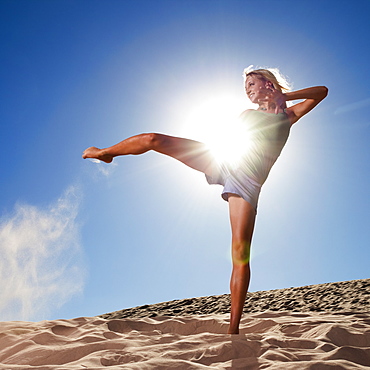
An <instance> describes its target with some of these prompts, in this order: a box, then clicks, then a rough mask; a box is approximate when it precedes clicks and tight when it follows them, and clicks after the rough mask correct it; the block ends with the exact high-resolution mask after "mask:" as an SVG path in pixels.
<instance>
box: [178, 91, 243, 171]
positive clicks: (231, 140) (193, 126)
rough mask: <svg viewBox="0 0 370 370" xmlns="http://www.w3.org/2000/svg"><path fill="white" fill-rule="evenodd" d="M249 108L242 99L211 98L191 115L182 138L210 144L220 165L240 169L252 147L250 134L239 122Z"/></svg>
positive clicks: (233, 97) (228, 96)
mask: <svg viewBox="0 0 370 370" xmlns="http://www.w3.org/2000/svg"><path fill="white" fill-rule="evenodd" d="M247 108H250V107H249V106H248V101H247V99H245V98H243V99H242V98H241V97H240V96H233V95H225V94H224V95H219V96H213V97H210V98H209V99H207V100H204V101H202V102H201V103H199V104H198V105H196V106H195V107H194V108H193V109H192V110H191V111H190V112H189V114H188V116H187V117H186V119H185V122H184V126H183V130H182V131H183V132H182V134H183V135H184V136H186V137H189V138H191V139H194V140H198V141H201V142H203V143H205V144H207V146H208V147H209V148H210V150H211V151H212V153H213V155H214V156H215V158H216V160H217V161H218V162H228V163H230V164H232V165H236V164H237V162H238V160H239V159H240V158H241V157H242V155H243V154H244V153H245V151H246V150H247V147H248V130H247V127H246V126H245V124H243V123H242V122H241V121H240V120H239V116H240V114H241V113H242V112H243V111H244V110H245V109H247Z"/></svg>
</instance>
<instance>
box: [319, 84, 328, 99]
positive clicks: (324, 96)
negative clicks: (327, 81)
mask: <svg viewBox="0 0 370 370" xmlns="http://www.w3.org/2000/svg"><path fill="white" fill-rule="evenodd" d="M320 88H321V91H322V99H325V98H326V97H327V96H328V93H329V89H328V88H327V87H326V86H320Z"/></svg>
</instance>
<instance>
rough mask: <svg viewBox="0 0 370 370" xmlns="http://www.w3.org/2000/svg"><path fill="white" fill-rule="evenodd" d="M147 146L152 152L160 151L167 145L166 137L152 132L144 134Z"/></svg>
mask: <svg viewBox="0 0 370 370" xmlns="http://www.w3.org/2000/svg"><path fill="white" fill-rule="evenodd" d="M143 140H144V141H145V144H146V146H147V147H148V148H149V149H151V150H160V149H161V148H163V147H164V146H165V145H166V142H167V140H166V135H163V134H158V133H155V132H150V133H147V134H143Z"/></svg>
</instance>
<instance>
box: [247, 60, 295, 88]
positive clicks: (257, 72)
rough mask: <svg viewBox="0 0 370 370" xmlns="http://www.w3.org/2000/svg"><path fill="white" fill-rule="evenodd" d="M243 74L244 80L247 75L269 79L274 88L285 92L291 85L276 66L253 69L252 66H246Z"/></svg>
mask: <svg viewBox="0 0 370 370" xmlns="http://www.w3.org/2000/svg"><path fill="white" fill-rule="evenodd" d="M243 76H244V80H246V79H247V77H248V76H256V77H257V78H259V79H261V80H264V81H270V82H271V83H272V84H273V86H274V88H275V89H276V90H279V91H281V92H287V91H289V90H291V85H290V84H289V82H288V81H287V79H286V78H285V77H284V76H283V75H282V74H281V73H280V71H279V70H278V69H277V68H259V69H254V68H253V66H249V67H248V68H245V69H244V73H243Z"/></svg>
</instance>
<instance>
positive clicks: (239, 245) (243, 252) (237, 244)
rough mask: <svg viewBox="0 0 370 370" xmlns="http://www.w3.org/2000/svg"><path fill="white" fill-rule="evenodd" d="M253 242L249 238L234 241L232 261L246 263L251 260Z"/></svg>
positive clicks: (238, 263) (240, 263)
mask: <svg viewBox="0 0 370 370" xmlns="http://www.w3.org/2000/svg"><path fill="white" fill-rule="evenodd" d="M250 250H251V243H250V242H249V241H247V240H237V241H233V242H232V261H233V264H236V265H246V264H248V263H249V260H250Z"/></svg>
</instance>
